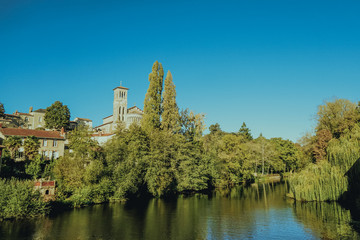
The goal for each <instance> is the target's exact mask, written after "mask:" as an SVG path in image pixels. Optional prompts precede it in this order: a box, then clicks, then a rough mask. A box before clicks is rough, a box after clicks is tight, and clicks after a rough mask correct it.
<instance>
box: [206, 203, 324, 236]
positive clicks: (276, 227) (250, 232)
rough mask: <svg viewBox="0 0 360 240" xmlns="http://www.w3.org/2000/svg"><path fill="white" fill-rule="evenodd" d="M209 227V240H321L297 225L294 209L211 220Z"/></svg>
mask: <svg viewBox="0 0 360 240" xmlns="http://www.w3.org/2000/svg"><path fill="white" fill-rule="evenodd" d="M219 225H221V226H219ZM214 226H219V227H214ZM207 227H208V229H207V235H206V239H224V240H227V239H294V240H295V239H318V238H317V237H315V236H313V234H312V231H311V230H309V229H306V228H304V226H303V225H302V224H300V223H298V222H297V221H296V218H295V216H294V213H293V210H292V209H291V208H284V209H279V208H276V209H272V208H270V209H268V210H266V211H264V210H255V211H251V210H249V211H247V213H246V214H244V215H242V216H239V217H237V218H235V217H228V218H226V219H221V218H220V217H218V218H216V217H211V218H209V219H208V221H207ZM217 229H221V231H220V232H219V231H217Z"/></svg>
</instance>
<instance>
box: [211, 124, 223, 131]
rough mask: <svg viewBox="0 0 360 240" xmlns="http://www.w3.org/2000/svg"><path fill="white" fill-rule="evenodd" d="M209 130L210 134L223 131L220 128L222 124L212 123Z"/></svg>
mask: <svg viewBox="0 0 360 240" xmlns="http://www.w3.org/2000/svg"><path fill="white" fill-rule="evenodd" d="M209 131H210V134H218V133H222V130H221V128H220V124H218V123H215V124H212V125H210V127H209Z"/></svg>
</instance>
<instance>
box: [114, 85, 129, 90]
mask: <svg viewBox="0 0 360 240" xmlns="http://www.w3.org/2000/svg"><path fill="white" fill-rule="evenodd" d="M117 88H120V89H125V90H129V89H128V88H126V87H122V86H120V87H116V88H114V89H113V90H115V89H117Z"/></svg>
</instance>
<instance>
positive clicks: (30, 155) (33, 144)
mask: <svg viewBox="0 0 360 240" xmlns="http://www.w3.org/2000/svg"><path fill="white" fill-rule="evenodd" d="M39 148H40V141H39V139H38V138H37V137H34V136H28V137H27V138H26V139H25V141H24V153H25V157H26V159H29V160H32V159H34V157H35V156H36V155H37V154H38V153H39Z"/></svg>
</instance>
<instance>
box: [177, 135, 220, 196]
mask: <svg viewBox="0 0 360 240" xmlns="http://www.w3.org/2000/svg"><path fill="white" fill-rule="evenodd" d="M175 137H176V144H175V145H176V148H175V149H176V154H175V158H174V159H173V161H172V163H171V164H172V168H173V169H175V171H174V172H175V178H176V183H177V186H176V189H177V191H179V192H184V191H201V190H204V189H207V188H209V187H210V185H212V182H211V181H212V179H213V178H214V177H213V168H214V162H213V161H212V159H211V158H207V157H205V156H204V155H203V154H202V145H201V144H199V143H193V142H188V141H186V139H185V137H184V136H182V135H180V134H178V135H176V136H175Z"/></svg>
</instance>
